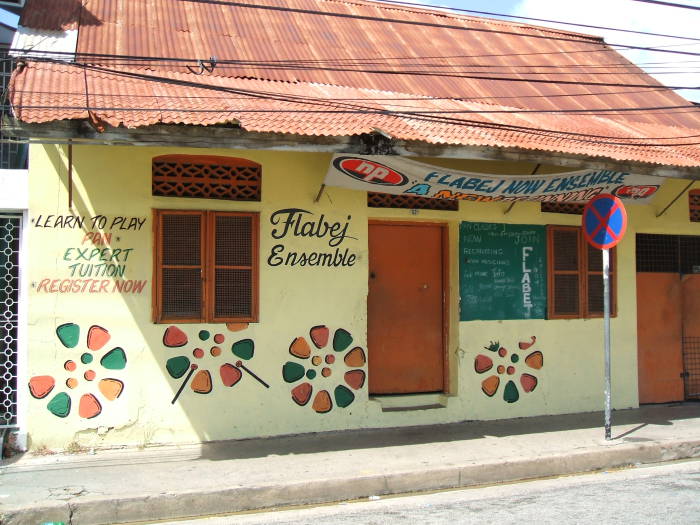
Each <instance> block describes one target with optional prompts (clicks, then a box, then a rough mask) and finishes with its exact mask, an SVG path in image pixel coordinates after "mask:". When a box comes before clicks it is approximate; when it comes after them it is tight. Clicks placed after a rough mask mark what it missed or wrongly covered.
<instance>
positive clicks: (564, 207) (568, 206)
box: [540, 202, 586, 215]
mask: <svg viewBox="0 0 700 525" xmlns="http://www.w3.org/2000/svg"><path fill="white" fill-rule="evenodd" d="M585 206H586V205H585V204H583V203H580V202H541V203H540V211H541V212H543V213H567V214H569V215H583V208H584V207H585Z"/></svg>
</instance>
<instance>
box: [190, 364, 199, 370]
mask: <svg viewBox="0 0 700 525" xmlns="http://www.w3.org/2000/svg"><path fill="white" fill-rule="evenodd" d="M198 368H199V365H195V364H194V363H192V364H191V365H190V370H197V369H198Z"/></svg>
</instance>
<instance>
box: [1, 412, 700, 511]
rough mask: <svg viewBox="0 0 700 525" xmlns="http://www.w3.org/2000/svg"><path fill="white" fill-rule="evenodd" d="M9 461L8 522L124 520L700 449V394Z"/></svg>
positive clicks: (4, 486)
mask: <svg viewBox="0 0 700 525" xmlns="http://www.w3.org/2000/svg"><path fill="white" fill-rule="evenodd" d="M602 425H603V416H602V414H600V413H592V414H575V415H565V416H549V417H536V418H527V419H512V420H501V421H489V422H464V423H458V424H449V425H436V426H428V427H411V428H404V429H386V430H363V431H347V432H333V433H326V434H315V435H299V436H292V437H284V438H269V439H257V440H246V441H228V442H221V443H212V444H206V445H201V446H182V447H160V448H152V449H145V450H118V451H102V452H97V453H96V454H92V455H90V454H83V455H73V456H69V455H61V456H43V457H29V456H28V455H25V456H22V457H19V458H11V459H9V460H4V462H3V463H2V464H1V466H0V523H2V524H3V525H11V524H23V525H24V524H27V525H35V524H40V523H43V522H47V521H63V522H64V523H66V525H68V524H69V523H70V524H73V525H83V524H103V523H125V522H131V521H150V520H156V519H165V518H171V519H172V518H179V517H188V516H201V515H209V514H218V513H230V512H236V511H243V510H250V509H259V508H269V507H279V506H284V505H300V504H308V503H321V502H330V501H340V500H347V499H354V498H362V497H367V496H371V495H381V494H393V493H402V492H412V491H420V490H434V489H441V488H449V487H465V486H469V485H477V484H485V483H498V482H501V481H514V480H519V479H527V478H535V477H542V476H556V475H562V474H572V473H577V472H583V471H590V470H596V469H605V468H613V467H619V466H626V465H634V464H639V463H653V462H659V461H669V460H674V459H683V458H690V457H700V403H685V404H679V405H662V406H652V407H644V408H641V409H636V410H625V411H619V412H614V413H613V438H614V439H613V440H612V441H609V442H606V441H605V440H604V439H603V428H602Z"/></svg>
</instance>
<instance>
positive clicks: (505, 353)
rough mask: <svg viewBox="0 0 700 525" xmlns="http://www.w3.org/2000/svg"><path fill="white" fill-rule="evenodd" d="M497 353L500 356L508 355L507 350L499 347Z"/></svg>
mask: <svg viewBox="0 0 700 525" xmlns="http://www.w3.org/2000/svg"><path fill="white" fill-rule="evenodd" d="M498 355H500V356H501V357H505V356H507V355H508V351H507V350H506V349H505V348H503V347H501V348H499V349H498Z"/></svg>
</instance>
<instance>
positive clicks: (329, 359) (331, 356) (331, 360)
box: [326, 354, 335, 365]
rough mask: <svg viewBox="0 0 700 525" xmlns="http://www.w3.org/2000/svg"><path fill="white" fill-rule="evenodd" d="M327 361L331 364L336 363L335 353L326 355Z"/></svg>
mask: <svg viewBox="0 0 700 525" xmlns="http://www.w3.org/2000/svg"><path fill="white" fill-rule="evenodd" d="M326 363H328V364H329V365H332V364H333V363H335V356H334V355H333V354H328V355H327V356H326Z"/></svg>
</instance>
